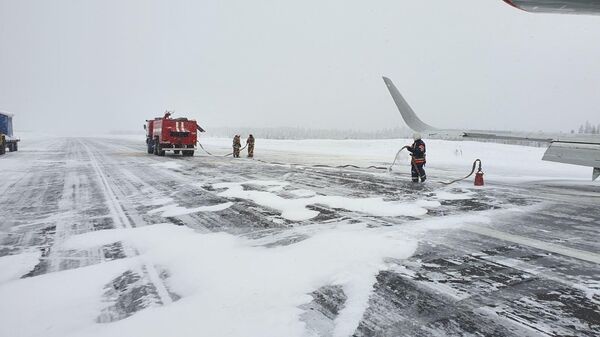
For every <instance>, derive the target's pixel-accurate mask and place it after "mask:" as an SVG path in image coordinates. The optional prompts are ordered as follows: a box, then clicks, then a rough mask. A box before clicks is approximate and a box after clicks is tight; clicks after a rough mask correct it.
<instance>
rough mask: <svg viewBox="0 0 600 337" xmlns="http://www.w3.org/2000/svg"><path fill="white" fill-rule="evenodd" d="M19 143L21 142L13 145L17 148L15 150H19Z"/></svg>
mask: <svg viewBox="0 0 600 337" xmlns="http://www.w3.org/2000/svg"><path fill="white" fill-rule="evenodd" d="M17 144H19V143H15V144H14V145H13V148H14V149H15V151H17V150H18V149H19V147H18V146H17Z"/></svg>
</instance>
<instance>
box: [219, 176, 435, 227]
mask: <svg viewBox="0 0 600 337" xmlns="http://www.w3.org/2000/svg"><path fill="white" fill-rule="evenodd" d="M286 184H287V183H285V182H277V181H258V180H249V181H245V182H241V183H217V184H213V185H212V186H213V188H217V189H222V188H224V189H226V190H225V191H223V192H221V193H219V196H222V197H226V198H239V199H247V200H251V201H253V202H254V203H256V204H258V205H261V206H265V207H268V208H271V209H274V210H277V211H279V212H281V216H282V217H284V218H286V219H288V220H292V221H302V220H309V219H312V218H314V217H316V216H317V215H319V212H318V211H314V210H310V209H307V208H306V206H308V205H316V204H321V205H327V206H329V207H333V208H341V209H345V210H348V211H354V212H361V213H366V214H369V215H373V216H421V215H425V214H427V208H434V207H439V206H440V204H439V202H437V201H426V200H420V201H418V202H401V201H385V200H383V198H348V197H342V196H329V195H314V196H312V197H308V198H298V199H286V198H283V197H281V196H278V195H276V194H274V193H271V192H267V191H255V190H245V189H244V185H260V186H271V185H273V186H275V187H278V188H279V187H281V186H282V185H286Z"/></svg>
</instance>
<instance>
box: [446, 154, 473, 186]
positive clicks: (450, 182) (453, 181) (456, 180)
mask: <svg viewBox="0 0 600 337" xmlns="http://www.w3.org/2000/svg"><path fill="white" fill-rule="evenodd" d="M478 162H479V167H478V168H477V172H481V159H475V161H474V162H473V168H472V169H471V173H469V174H468V175H467V176H466V177H464V178H459V179H455V180H452V181H449V182H443V181H440V182H441V183H442V184H444V185H450V184H454V183H455V182H458V181H461V180H465V179H467V178H469V177H470V176H472V175H473V173H475V167H476V166H477V163H478Z"/></svg>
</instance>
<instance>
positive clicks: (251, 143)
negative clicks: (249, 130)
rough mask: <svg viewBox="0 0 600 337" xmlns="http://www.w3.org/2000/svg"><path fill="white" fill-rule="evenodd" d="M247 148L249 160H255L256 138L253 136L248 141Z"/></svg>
mask: <svg viewBox="0 0 600 337" xmlns="http://www.w3.org/2000/svg"><path fill="white" fill-rule="evenodd" d="M246 146H248V158H254V136H253V135H252V134H250V136H248V139H246Z"/></svg>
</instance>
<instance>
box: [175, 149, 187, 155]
mask: <svg viewBox="0 0 600 337" xmlns="http://www.w3.org/2000/svg"><path fill="white" fill-rule="evenodd" d="M173 153H175V154H179V150H173ZM184 156H185V154H184Z"/></svg>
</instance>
